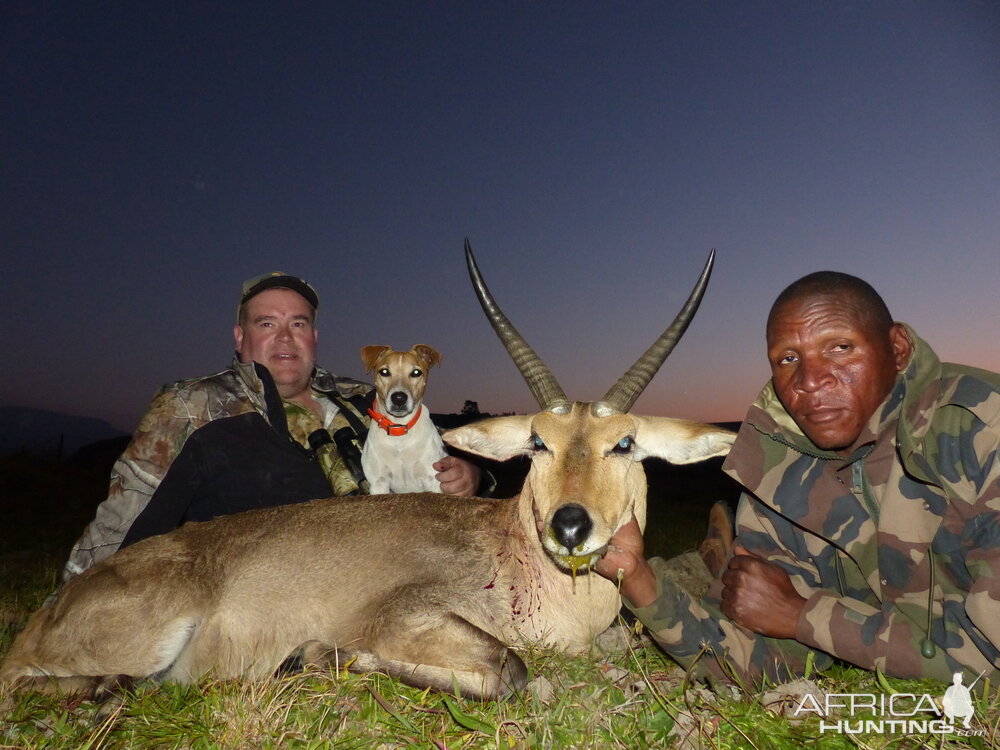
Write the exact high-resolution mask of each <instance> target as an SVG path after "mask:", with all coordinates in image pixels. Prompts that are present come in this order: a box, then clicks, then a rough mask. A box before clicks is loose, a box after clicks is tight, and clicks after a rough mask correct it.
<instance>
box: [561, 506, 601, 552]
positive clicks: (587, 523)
mask: <svg viewBox="0 0 1000 750" xmlns="http://www.w3.org/2000/svg"><path fill="white" fill-rule="evenodd" d="M593 529H594V522H593V521H591V520H590V514H589V513H587V511H586V510H584V508H583V506H582V505H577V504H576V503H570V504H569V505H564V506H563V507H561V508H560V509H559V510H557V511H556V512H555V515H554V516H552V531H553V532H554V533H555V536H556V541H557V542H559V544H561V545H562V546H563V547H565V548H566V549H568V550H570V551H571V552H572V551H573V549H574V548H575V547H576V546H577V545H579V544H581V543H582V542H583V541H584V540H585V539H586V538H587V537H588V536H590V532H591V531H593Z"/></svg>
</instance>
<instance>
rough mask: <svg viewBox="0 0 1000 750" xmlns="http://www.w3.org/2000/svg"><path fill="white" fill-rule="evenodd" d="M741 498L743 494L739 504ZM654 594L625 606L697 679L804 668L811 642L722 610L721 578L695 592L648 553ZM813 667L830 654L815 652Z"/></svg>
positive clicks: (783, 674) (777, 674)
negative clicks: (774, 634)
mask: <svg viewBox="0 0 1000 750" xmlns="http://www.w3.org/2000/svg"><path fill="white" fill-rule="evenodd" d="M744 502H745V499H741V506H742V505H743V503H744ZM649 564H650V566H651V567H652V568H653V571H654V572H655V573H656V585H657V596H656V599H655V600H654V601H653V603H652V604H649V605H647V606H646V607H635V606H634V605H632V603H631V602H629V601H628V599H625V606H626V607H628V609H629V610H630V611H632V613H633V614H635V616H636V617H637V618H638V619H639V620H640V622H642V623H643V625H645V626H646V628H647V629H648V630H649V631H650V635H651V636H652V637H653V640H655V641H656V642H657V643H658V644H659V645H660V647H661V648H662V649H663V650H664V651H665V652H666V653H667V654H668V655H669V656H670V657H671V658H672V659H674V660H675V661H676V662H677V663H678V664H680V665H681V666H682V667H684V668H685V669H689V670H691V671H692V674H693V675H694V676H695V677H697V678H699V679H710V680H711V679H718V678H721V679H724V680H732V679H736V680H740V681H745V680H748V679H749V680H756V679H758V678H760V677H761V676H762V675H766V676H767V677H768V678H769V679H772V680H778V681H784V680H787V679H789V678H790V677H792V676H794V675H799V674H802V672H803V671H804V669H805V664H806V660H807V658H808V655H809V652H810V651H812V649H811V648H809V647H808V646H805V645H803V644H801V643H798V642H796V641H794V640H790V639H787V640H786V639H778V638H767V637H765V636H761V635H758V634H756V633H754V632H752V631H750V630H747V629H746V628H743V627H741V626H739V625H737V624H736V623H735V622H733V621H732V620H730V619H729V618H727V617H726V616H725V615H724V614H722V609H721V596H722V582H721V580H719V579H716V580H715V581H714V583H713V584H712V586H711V587H710V588H709V590H708V592H707V593H706V595H705V596H704V597H701V598H698V599H696V598H694V597H692V596H690V595H689V594H688V593H687V592H686V591H685V590H684V589H683V588H681V587H680V586H679V585H677V583H676V582H675V581H673V580H671V578H670V573H669V569H668V565H667V563H666V561H664V560H662V559H661V558H652V559H651V560H650V561H649ZM813 658H814V660H815V661H814V663H815V665H816V667H817V668H819V669H824V668H826V667H827V666H829V664H831V663H832V659H830V657H829V656H827V655H826V654H823V653H815V654H814V657H813Z"/></svg>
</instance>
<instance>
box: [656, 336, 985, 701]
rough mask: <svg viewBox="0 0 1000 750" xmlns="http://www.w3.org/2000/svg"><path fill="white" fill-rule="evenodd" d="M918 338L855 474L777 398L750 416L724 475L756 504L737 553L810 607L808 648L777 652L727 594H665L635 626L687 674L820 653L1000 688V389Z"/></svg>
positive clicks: (906, 673) (859, 454) (773, 667)
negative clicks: (819, 445) (968, 676)
mask: <svg viewBox="0 0 1000 750" xmlns="http://www.w3.org/2000/svg"><path fill="white" fill-rule="evenodd" d="M907 330H908V333H909V334H910V336H911V340H912V341H913V343H914V354H913V357H912V359H911V361H910V363H909V365H908V367H907V369H906V370H905V371H904V372H903V373H901V374H900V376H899V377H897V380H896V384H895V386H894V388H893V390H892V392H891V393H890V394H889V396H888V397H887V399H886V401H885V403H884V404H883V405H882V406H881V407H880V409H879V410H878V411H877V412H876V413H875V414H874V415H873V417H872V419H871V421H870V422H869V424H868V425H867V426H866V428H865V430H864V431H863V432H862V434H861V436H860V437H859V439H858V440H857V442H856V443H855V445H854V446H852V450H851V452H850V455H849V456H848V457H847V458H846V459H845V458H843V457H841V456H839V455H837V454H835V453H831V452H824V451H820V450H817V449H816V448H815V446H813V445H812V443H811V442H809V440H808V439H807V438H806V437H805V436H804V435H803V434H802V432H801V430H799V428H798V427H797V426H796V425H795V423H794V421H793V420H792V419H791V417H790V416H789V415H788V413H787V412H786V411H785V410H784V408H783V407H782V406H781V403H780V402H779V401H778V399H777V397H776V395H775V393H774V390H773V388H772V386H771V385H770V384H768V385H767V386H766V387H765V388H764V390H763V391H762V392H761V394H760V395H759V396H758V398H757V400H756V401H755V402H754V404H753V405H752V406H751V408H750V411H749V413H748V414H747V417H746V419H745V421H744V423H743V426H742V428H741V430H740V433H739V436H738V438H737V440H736V443H735V444H734V446H733V449H732V451H731V452H730V454H729V456H728V457H727V459H726V462H725V464H724V466H723V470H724V471H726V472H727V473H728V474H730V475H731V476H732V477H734V478H735V479H736V480H737V481H739V482H740V483H741V484H742V485H743V486H744V487H745V488H746V490H747V492H746V493H744V495H743V496H742V498H741V499H740V505H739V510H738V513H737V527H738V528H737V532H738V535H739V541H740V543H741V544H742V545H743V546H744V547H746V548H747V549H748V550H749V551H750V552H752V553H754V554H756V555H759V556H761V557H764V558H766V559H768V560H770V561H772V562H775V563H777V564H778V565H780V566H781V567H782V568H783V569H784V570H785V571H786V572H787V573H788V574H789V576H790V577H791V581H792V583H793V585H794V586H795V588H796V590H797V591H798V593H799V594H800V595H801V596H803V597H804V598H805V599H806V605H805V608H804V610H803V613H802V616H801V618H800V620H799V624H798V628H797V631H796V635H795V640H794V641H793V640H776V639H771V638H764V637H762V636H758V635H755V634H754V633H751V632H750V631H747V630H744V629H743V628H740V627H739V626H737V625H735V624H734V623H732V622H731V621H728V620H726V618H725V617H724V616H722V615H721V612H720V611H719V608H718V602H719V594H720V592H721V584H719V582H716V585H715V586H714V587H713V589H712V590H711V591H710V592H709V594H708V596H707V597H706V599H704V600H702V601H698V602H695V601H691V600H690V599H689V598H686V597H685V596H684V594H683V592H678V591H673V590H671V588H670V585H669V583H667V582H664V583H662V584H661V587H662V588H663V591H662V592H661V594H662V596H663V598H664V599H665V600H667V604H664V603H663V602H657V603H654V604H652V605H650V607H648V608H645V609H644V610H637V613H639V614H640V616H641V618H642V619H644V621H645V622H647V624H648V625H649V626H650V628H651V629H652V630H654V631H655V632H654V635H656V634H660V635H663V636H665V638H664V639H663V645H664V647H665V648H666V649H667V651H668V652H672V651H676V652H677V653H678V654H679V655H680V657H681V658H680V660H681V661H682V663H684V660H687V662H688V663H690V662H691V661H693V660H694V658H695V657H696V655H697V654H698V652H699V650H700V649H701V647H702V646H708V647H709V648H710V649H711V650H712V651H713V652H714V653H715V655H716V656H724V657H725V661H726V662H727V663H728V666H729V667H732V668H733V669H735V670H737V671H738V672H741V673H743V674H748V675H754V674H760V673H761V672H767V673H769V674H771V675H772V676H775V677H780V676H782V673H784V674H786V675H787V672H788V670H791V671H793V672H794V671H797V670H798V669H800V668H801V666H802V664H803V661H804V659H805V656H806V653H807V652H808V650H810V649H815V650H817V652H819V655H820V659H819V661H818V663H819V664H820V665H822V664H823V663H828V662H829V661H830V659H829V656H835V657H838V658H840V659H843V660H845V661H848V662H851V663H853V664H856V665H858V666H861V667H865V668H868V669H874V668H876V667H878V668H880V669H881V670H882V671H883V672H885V673H886V674H890V675H895V676H900V677H932V678H936V679H941V680H946V681H950V680H951V675H952V673H953V672H955V671H960V670H961V669H963V668H965V669H967V670H971V671H972V672H973V674H974V675H975V674H979V672H980V671H983V670H985V671H986V676H989V677H991V679H993V680H994V681H996V680H997V679H998V678H1000V648H998V647H1000V454H998V446H1000V375H997V374H995V373H991V372H986V371H983V370H977V369H974V368H970V367H964V366H960V365H954V364H947V363H946V364H942V363H941V362H940V361H939V360H938V358H937V356H936V355H935V354H934V352H933V351H932V350H931V349H930V347H929V346H928V345H927V344H926V343H924V342H923V341H922V340H920V339H919V338H918V337H917V336H916V335H915V334H914V333H913V331H912V330H911V329H907ZM668 604H669V606H668ZM929 606H930V627H929V629H928V607H929ZM685 625H686V627H687V630H688V634H687V635H686V636H683V637H682V636H681V635H680V633H681V631H683V630H684V627H682V626H685ZM927 638H929V639H930V640H931V641H932V642H933V643H934V644H935V648H934V649H933V651H934V654H933V656H931V657H930V658H927V657H925V656H923V655H922V654H921V646H922V645H923V644H924V640H925V639H927ZM709 661H712V660H709ZM719 661H721V659H720V660H719ZM715 666H716V667H717V666H718V662H716V665H715ZM709 671H716V672H718V671H724V670H720V669H717V668H715V667H713V666H712V665H711V664H710V665H709Z"/></svg>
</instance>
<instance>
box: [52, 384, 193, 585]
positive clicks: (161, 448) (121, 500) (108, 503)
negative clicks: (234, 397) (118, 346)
mask: <svg viewBox="0 0 1000 750" xmlns="http://www.w3.org/2000/svg"><path fill="white" fill-rule="evenodd" d="M202 421H203V420H202ZM198 425H199V421H198V420H196V418H195V417H194V413H193V411H192V405H191V404H190V403H188V402H186V401H184V400H182V399H180V398H178V396H177V388H176V386H175V385H170V386H165V387H164V388H163V389H161V390H160V392H159V393H157V394H156V396H155V397H154V398H153V401H152V403H151V405H150V407H149V410H148V411H147V412H146V415H145V416H144V417H143V419H142V421H141V422H140V423H139V427H138V429H137V430H136V432H135V434H134V435H133V436H132V440H131V442H130V443H129V444H128V447H126V448H125V451H124V452H123V453H122V455H121V456H120V457H119V458H118V460H117V461H115V464H114V467H113V468H112V470H111V483H110V486H109V488H108V496H107V498H106V499H105V500H104V501H103V502H102V503H101V504H100V505H99V506H98V507H97V513H96V516H95V518H94V520H93V521H91V522H90V524H89V525H88V526H87V528H86V529H84V532H83V534H82V535H81V537H80V539H79V540H77V542H76V544H75V545H74V546H73V549H72V551H71V552H70V555H69V560H68V561H67V562H66V565H65V567H64V568H63V581H68V580H69V579H70V578H73V577H74V576H76V575H79V574H80V573H82V572H83V571H84V570H86V569H87V568H89V567H90V566H91V565H93V564H94V563H96V562H98V561H100V560H103V559H104V558H105V557H109V556H110V555H111V554H113V553H114V552H115V551H117V549H118V547H119V545H120V544H121V542H122V540H123V539H124V538H125V535H126V533H128V530H129V528H130V527H131V525H132V522H133V521H135V519H136V517H137V516H138V515H139V514H140V513H141V512H142V510H143V509H144V508H145V507H146V505H147V504H148V503H149V499H150V497H152V495H153V493H154V492H155V491H156V488H157V487H158V486H159V484H160V481H161V480H162V479H163V477H164V475H165V474H166V473H167V469H169V468H170V465H171V463H173V461H174V459H175V458H176V457H177V455H178V453H180V450H181V448H182V447H183V445H184V442H185V441H186V440H187V438H188V436H190V434H191V433H192V432H193V431H194V430H195V428H196V427H197V426H198Z"/></svg>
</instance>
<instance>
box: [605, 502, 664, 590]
mask: <svg viewBox="0 0 1000 750" xmlns="http://www.w3.org/2000/svg"><path fill="white" fill-rule="evenodd" d="M594 570H595V571H596V572H597V573H600V574H601V575H602V576H604V577H605V578H607V579H608V580H610V581H611V582H612V583H617V582H618V572H619V571H621V593H622V595H623V596H625V597H626V598H627V599H628V600H629V601H630V602H632V604H634V605H635V606H636V607H645V606H646V605H647V604H652V603H653V600H654V599H656V574H655V573H653V569H652V568H651V567H649V563H648V562H646V558H645V556H644V555H643V542H642V531H640V530H639V522H638V521H636V520H635V516H632V520H631V521H629V522H628V523H627V524H625V525H624V526H622V527H621V528H620V529H618V531H616V532H615V534H614V536H613V537H611V541H610V542H608V551H607V553H606V554H605V555H604V557H602V558H601V559H600V560H598V562H597V564H596V565H595V566H594Z"/></svg>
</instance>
